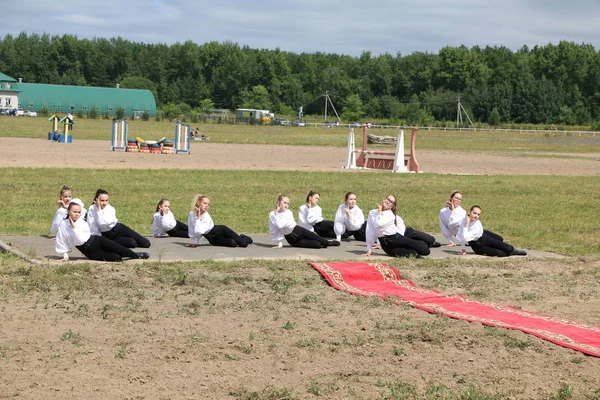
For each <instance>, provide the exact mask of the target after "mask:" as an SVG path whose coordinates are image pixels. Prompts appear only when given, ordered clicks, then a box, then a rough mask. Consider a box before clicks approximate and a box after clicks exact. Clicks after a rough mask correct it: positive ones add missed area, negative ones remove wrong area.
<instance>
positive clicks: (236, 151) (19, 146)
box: [0, 138, 600, 176]
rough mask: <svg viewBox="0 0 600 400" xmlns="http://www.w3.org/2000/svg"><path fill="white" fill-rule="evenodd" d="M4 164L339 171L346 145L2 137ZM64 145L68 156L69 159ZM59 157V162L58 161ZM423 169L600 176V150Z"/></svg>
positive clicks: (443, 155)
mask: <svg viewBox="0 0 600 400" xmlns="http://www.w3.org/2000/svg"><path fill="white" fill-rule="evenodd" d="M0 148H1V149H2V157H1V158H0V168H4V167H42V168H43V167H47V168H52V167H57V166H60V167H65V168H94V169H96V168H132V169H159V168H165V169H217V170H219V169H240V170H242V169H246V170H270V169H272V170H311V171H340V170H341V167H342V166H343V165H344V163H345V154H346V149H345V148H332V147H314V146H285V145H269V146H266V145H252V144H219V143H210V142H195V143H192V151H191V154H190V155H187V154H178V155H164V154H142V153H125V152H123V151H111V149H110V142H109V141H100V140H81V141H75V142H74V143H71V144H62V143H56V142H52V141H48V140H43V139H20V138H18V139H15V138H0ZM65 149H68V151H69V157H64V153H65ZM57 160H60V162H58V161H57ZM417 160H418V162H419V164H420V166H421V170H422V171H423V172H432V173H442V174H447V173H451V174H502V175H584V176H597V175H600V153H584V154H569V155H564V154H558V155H557V154H521V153H519V155H518V156H516V157H512V156H510V155H498V154H473V153H461V152H456V151H431V150H423V151H418V152H417Z"/></svg>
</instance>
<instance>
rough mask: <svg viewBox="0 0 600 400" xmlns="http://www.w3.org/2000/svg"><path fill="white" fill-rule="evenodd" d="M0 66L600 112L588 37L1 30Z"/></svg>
mask: <svg viewBox="0 0 600 400" xmlns="http://www.w3.org/2000/svg"><path fill="white" fill-rule="evenodd" d="M0 72H3V73H5V74H6V75H9V76H11V77H13V78H23V80H24V82H30V83H48V84H61V85H88V86H100V87H115V85H116V84H117V83H119V84H120V86H121V87H123V88H137V89H149V90H151V91H152V92H153V93H154V95H155V98H156V101H157V104H158V105H159V107H166V108H168V107H171V108H172V107H174V106H177V105H182V106H185V107H188V108H190V109H191V108H194V109H207V108H209V107H216V108H223V109H230V110H234V109H236V108H239V107H247V108H259V109H269V110H272V111H275V112H278V113H280V114H285V115H293V114H295V113H296V110H297V109H298V108H299V107H303V111H304V113H305V114H322V113H323V107H324V101H325V100H324V98H323V97H322V96H323V94H324V93H325V92H326V91H327V92H328V93H329V95H330V97H331V99H332V100H333V103H334V105H335V107H336V110H337V111H338V112H339V113H340V114H341V115H342V118H343V119H346V120H361V119H363V118H373V119H380V120H389V121H390V122H392V123H395V122H398V121H403V122H406V123H409V124H428V123H432V122H433V121H455V120H456V114H457V98H458V97H460V99H461V104H462V105H463V106H464V107H465V109H466V110H467V112H468V114H469V115H470V116H471V119H473V120H474V121H479V122H482V123H489V124H490V125H498V124H501V123H532V124H565V125H589V124H593V123H595V122H596V121H600V104H599V100H600V55H599V53H598V51H596V50H595V49H594V47H593V46H592V45H590V44H577V43H573V42H567V41H563V42H560V43H558V44H548V45H545V46H535V47H533V48H528V47H527V46H523V47H522V48H521V49H519V50H517V51H512V50H510V49H508V48H506V47H502V46H493V47H492V46H486V47H485V48H481V47H478V46H474V47H471V48H468V47H466V46H460V47H444V48H442V49H440V50H439V52H438V53H437V54H434V53H428V52H414V53H412V54H408V55H401V54H396V55H391V54H387V53H386V54H381V55H378V56H373V55H372V54H371V52H369V51H365V52H363V53H362V54H361V56H360V57H351V56H348V55H341V54H329V53H321V52H315V53H310V54H309V53H301V54H295V53H291V52H285V51H281V50H280V49H275V50H268V49H252V48H250V47H247V46H243V47H241V46H239V45H238V44H236V43H232V42H223V43H218V42H208V43H204V44H202V45H199V44H196V43H194V42H192V41H186V42H185V43H175V44H172V45H166V44H160V43H159V44H146V43H135V42H131V41H128V40H125V39H123V38H121V37H117V38H110V39H105V38H94V39H79V38H77V37H76V36H73V35H62V36H51V35H48V34H43V35H38V34H27V33H25V32H23V33H21V34H19V35H18V36H16V37H13V36H12V35H6V36H5V37H4V38H3V39H0Z"/></svg>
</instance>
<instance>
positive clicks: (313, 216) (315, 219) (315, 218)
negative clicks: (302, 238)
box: [298, 204, 323, 232]
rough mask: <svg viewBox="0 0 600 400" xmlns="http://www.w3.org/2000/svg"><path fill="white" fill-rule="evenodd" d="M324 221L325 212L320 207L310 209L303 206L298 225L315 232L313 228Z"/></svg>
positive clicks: (299, 213) (300, 210)
mask: <svg viewBox="0 0 600 400" xmlns="http://www.w3.org/2000/svg"><path fill="white" fill-rule="evenodd" d="M321 221H323V210H322V209H321V207H319V206H318V205H314V206H312V207H309V206H308V205H306V204H303V205H301V206H300V208H299V209H298V225H300V226H301V227H303V228H306V229H308V230H309V231H311V232H314V230H315V228H313V226H314V225H315V224H318V223H319V222H321Z"/></svg>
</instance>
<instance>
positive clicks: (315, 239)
mask: <svg viewBox="0 0 600 400" xmlns="http://www.w3.org/2000/svg"><path fill="white" fill-rule="evenodd" d="M285 240H287V242H288V243H289V244H290V246H292V247H304V248H306V249H320V248H322V247H327V245H328V242H327V239H323V238H322V237H321V236H319V235H317V234H316V233H314V232H311V231H309V230H308V229H305V228H303V227H301V226H300V225H296V226H295V227H294V230H293V231H292V233H290V234H289V235H285Z"/></svg>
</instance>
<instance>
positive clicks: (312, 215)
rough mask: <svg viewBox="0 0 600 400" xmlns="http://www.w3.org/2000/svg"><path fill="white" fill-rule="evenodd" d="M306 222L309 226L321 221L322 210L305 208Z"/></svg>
mask: <svg viewBox="0 0 600 400" xmlns="http://www.w3.org/2000/svg"><path fill="white" fill-rule="evenodd" d="M307 210H308V212H307V215H306V220H307V222H308V223H309V224H310V225H314V224H317V223H319V222H321V221H323V210H322V209H321V207H319V206H314V207H307Z"/></svg>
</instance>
